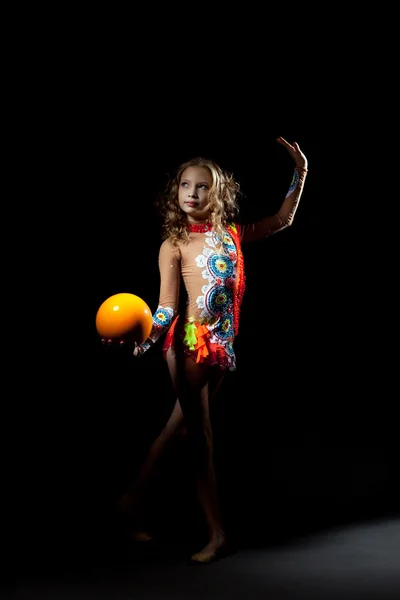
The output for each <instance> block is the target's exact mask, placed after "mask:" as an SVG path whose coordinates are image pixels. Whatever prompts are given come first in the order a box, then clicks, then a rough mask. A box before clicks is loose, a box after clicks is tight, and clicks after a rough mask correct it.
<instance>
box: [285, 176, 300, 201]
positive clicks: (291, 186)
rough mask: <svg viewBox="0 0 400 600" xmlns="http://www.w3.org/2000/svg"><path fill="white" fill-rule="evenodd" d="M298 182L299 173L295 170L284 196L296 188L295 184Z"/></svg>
mask: <svg viewBox="0 0 400 600" xmlns="http://www.w3.org/2000/svg"><path fill="white" fill-rule="evenodd" d="M298 182H299V174H298V172H297V171H295V172H294V173H293V177H292V181H291V183H290V187H289V191H288V193H287V194H286V198H287V197H288V196H289V195H290V194H291V193H292V192H293V191H294V190H295V189H296V188H297V184H298Z"/></svg>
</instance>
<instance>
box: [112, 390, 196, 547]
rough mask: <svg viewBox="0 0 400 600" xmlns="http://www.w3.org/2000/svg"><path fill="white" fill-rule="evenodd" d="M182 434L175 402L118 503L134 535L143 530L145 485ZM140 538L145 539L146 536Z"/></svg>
mask: <svg viewBox="0 0 400 600" xmlns="http://www.w3.org/2000/svg"><path fill="white" fill-rule="evenodd" d="M184 434H185V428H184V420H183V413H182V409H181V406H180V404H179V400H177V401H176V402H175V406H174V408H173V410H172V413H171V416H170V418H169V419H168V422H167V424H166V425H165V427H164V429H163V430H162V431H161V433H160V435H159V436H158V437H157V438H156V440H155V441H154V442H153V444H152V445H151V448H150V451H149V453H148V455H147V457H146V460H145V461H144V463H143V465H142V467H141V469H140V471H139V475H138V477H137V478H136V480H135V481H134V482H133V484H132V486H131V487H130V488H129V489H128V491H127V492H126V493H125V494H124V495H123V496H122V498H121V499H120V500H119V502H118V508H119V510H120V511H122V512H124V513H126V514H128V515H130V516H131V519H132V530H133V531H134V532H135V533H136V534H137V533H138V532H143V531H144V529H145V527H144V514H143V499H144V494H145V492H146V485H147V483H148V481H149V480H150V478H151V477H152V475H153V473H154V471H155V468H156V466H157V462H158V460H159V458H160V457H161V456H162V455H163V454H164V452H165V450H166V449H167V448H168V446H169V445H170V443H171V442H172V441H173V439H174V438H176V437H178V436H179V435H184ZM141 537H143V539H145V537H146V536H141Z"/></svg>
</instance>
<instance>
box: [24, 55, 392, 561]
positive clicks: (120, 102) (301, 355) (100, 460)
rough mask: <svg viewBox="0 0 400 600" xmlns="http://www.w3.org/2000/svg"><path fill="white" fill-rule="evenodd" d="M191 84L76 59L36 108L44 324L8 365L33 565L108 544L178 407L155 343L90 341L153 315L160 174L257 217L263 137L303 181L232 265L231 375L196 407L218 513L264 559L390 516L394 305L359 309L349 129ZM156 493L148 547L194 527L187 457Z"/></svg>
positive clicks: (289, 95) (267, 99)
mask: <svg viewBox="0 0 400 600" xmlns="http://www.w3.org/2000/svg"><path fill="white" fill-rule="evenodd" d="M169 64H170V66H171V67H172V66H173V61H172V59H171V61H170V63H169ZM284 66H285V65H284ZM89 67H90V68H89ZM287 67H288V69H289V70H290V72H291V71H292V65H291V63H290V62H289V60H288V62H287ZM132 72H133V74H132ZM190 73H191V72H190V71H189V75H188V77H189V81H186V82H185V83H184V84H182V83H181V79H180V78H179V77H177V78H176V80H174V79H173V77H172V75H173V74H172V73H171V70H169V69H168V68H165V70H164V71H163V76H162V77H160V76H159V75H160V74H159V73H154V71H153V70H152V69H151V68H150V66H149V65H148V66H147V67H146V70H145V73H144V74H140V75H139V73H138V72H137V71H136V70H135V68H134V67H132V68H131V71H129V70H128V71H127V68H126V64H125V63H124V62H123V63H122V65H119V66H118V61H115V60H112V61H108V60H106V59H104V61H103V62H102V61H101V60H100V59H99V56H98V55H97V57H96V61H95V62H91V61H90V53H87V54H86V55H85V58H83V59H82V62H81V64H80V68H79V70H78V71H77V72H76V73H74V74H73V76H71V74H69V75H68V76H67V75H66V76H65V79H64V80H63V79H62V78H61V80H60V79H59V80H58V82H57V87H56V89H55V91H54V95H53V96H52V97H51V101H50V100H49V113H48V115H47V119H46V121H47V127H48V129H47V130H46V139H45V146H46V148H45V151H44V152H43V155H45V156H46V157H48V161H47V163H46V165H43V164H42V166H41V168H40V169H38V170H37V172H36V177H37V181H38V182H39V185H38V186H37V188H36V190H37V192H38V194H37V198H38V199H37V200H36V204H35V221H34V225H35V227H34V228H33V229H34V234H33V238H34V245H33V246H32V247H31V248H30V251H29V252H28V253H27V254H28V255H27V258H28V259H30V260H32V271H31V273H30V276H31V278H32V279H31V280H30V286H31V288H32V289H34V290H35V292H36V293H35V297H34V299H33V301H32V304H34V303H35V302H36V303H37V304H36V305H35V310H36V316H37V317H39V322H38V323H37V322H36V323H35V325H34V326H33V327H32V325H31V326H30V327H29V330H28V331H27V332H26V333H27V339H29V340H30V343H31V346H30V352H29V356H27V355H26V353H23V354H21V355H20V356H18V357H17V359H16V366H17V369H19V371H20V375H18V376H17V378H16V386H17V390H18V391H19V393H20V398H21V400H20V401H19V406H18V408H19V409H20V410H21V414H23V417H24V419H23V422H24V438H23V440H24V442H25V443H24V444H23V447H22V452H21V454H22V462H23V465H22V466H23V471H22V470H21V471H19V472H18V473H20V474H21V475H20V478H21V484H22V490H23V491H22V494H21V495H20V500H21V509H20V512H19V523H20V525H21V532H22V537H23V540H24V542H23V551H22V556H23V558H25V559H26V564H27V565H29V568H30V567H31V566H32V564H35V568H36V567H37V568H38V569H40V568H46V565H48V564H51V561H52V559H54V557H59V556H60V554H62V555H64V556H65V557H66V561H67V564H68V561H69V560H71V561H74V560H75V558H79V557H80V555H81V554H82V555H83V554H84V555H85V559H87V556H88V555H89V554H90V552H93V553H96V551H97V549H98V548H99V546H100V547H102V543H103V542H104V544H105V545H106V544H107V541H108V540H109V539H110V536H111V535H112V534H111V533H110V531H111V529H112V522H113V515H114V512H113V511H114V503H115V501H116V499H117V498H118V496H119V494H120V493H121V492H122V491H124V489H125V486H126V485H127V484H128V483H129V482H130V480H131V477H132V476H134V474H135V473H136V469H137V468H138V465H139V463H140V461H141V459H142V458H143V457H144V456H145V453H146V451H147V449H148V447H149V444H150V443H151V441H152V440H153V439H154V437H155V436H156V435H157V433H158V432H159V430H160V428H161V427H162V426H163V424H164V423H165V421H166V419H167V418H168V416H169V412H170V410H171V409H172V406H173V402H174V398H173V394H172V390H171V389H170V383H169V379H168V373H167V370H166V365H165V363H164V362H163V360H162V356H161V342H160V343H159V345H158V346H157V347H155V348H153V349H152V351H151V352H149V353H147V354H146V355H145V356H144V357H143V358H142V359H141V360H140V361H136V362H133V361H132V360H131V358H130V357H129V355H126V354H116V353H114V352H109V351H107V350H105V349H104V348H102V346H101V344H100V342H99V338H98V336H97V332H96V330H95V316H96V312H97V309H98V307H99V306H100V304H101V302H102V301H103V300H105V299H106V298H107V297H108V296H110V295H111V294H114V293H118V292H130V293H134V294H136V295H138V296H141V297H142V298H143V299H145V301H146V302H147V303H148V305H149V306H150V307H151V309H152V310H154V309H155V308H156V306H157V301H158V291H159V288H158V286H159V273H158V266H157V257H158V249H159V244H160V223H159V221H158V215H157V214H156V212H155V208H154V200H155V197H156V194H157V192H158V191H159V190H160V188H161V187H162V186H163V184H164V182H165V180H166V175H167V174H168V173H170V172H172V171H173V169H174V168H175V167H176V166H177V165H178V164H179V163H180V162H182V161H183V160H186V159H188V158H190V157H192V156H195V155H204V156H207V157H210V158H212V159H214V160H216V161H217V162H219V163H220V164H221V166H223V167H224V168H226V169H228V170H231V171H232V172H234V174H235V176H236V178H237V180H238V181H240V183H241V187H242V191H243V192H244V194H245V199H244V200H243V201H242V205H241V213H242V218H243V220H245V221H252V220H255V219H257V218H259V217H261V216H264V215H265V214H271V213H273V212H274V210H276V209H277V208H278V207H279V205H280V203H281V201H282V199H283V198H284V195H285V194H286V191H287V189H288V187H289V185H290V181H291V176H292V170H293V165H292V163H291V159H290V157H289V155H288V154H287V153H286V151H285V149H284V148H282V147H281V146H279V145H278V144H277V143H276V141H275V139H276V137H277V136H279V135H282V136H283V137H285V138H286V139H287V140H288V141H290V142H292V141H297V142H298V143H299V144H300V147H301V148H302V150H303V151H304V152H305V154H306V155H307V158H308V161H309V174H308V177H307V180H306V185H305V188H304V192H303V196H302V199H301V202H300V206H299V209H298V212H297V215H296V218H295V222H294V224H293V226H292V227H291V228H289V229H286V230H285V231H283V232H280V233H279V234H277V235H276V236H273V237H271V238H269V239H268V240H265V241H263V242H261V243H257V244H254V245H252V246H248V247H246V248H244V253H245V260H246V266H247V291H246V296H245V300H244V304H243V309H242V321H241V331H240V334H239V336H238V338H237V342H236V353H237V363H238V371H237V372H236V373H235V374H232V377H231V378H230V379H229V380H228V381H227V383H226V386H225V388H224V390H223V394H222V395H221V397H220V399H219V401H218V402H217V403H216V404H215V405H214V406H213V407H212V418H213V423H214V432H215V445H216V450H215V452H216V462H217V468H218V471H219V476H220V490H221V497H222V501H223V507H224V516H225V519H226V522H227V525H228V527H229V529H230V530H232V531H233V533H234V535H236V537H237V538H238V539H239V540H242V541H243V542H244V543H247V542H251V543H253V542H257V543H258V542H261V543H263V542H264V541H266V540H268V539H269V536H270V535H271V531H272V532H273V534H274V535H281V534H282V535H283V534H284V533H285V532H290V531H296V530H298V529H308V528H312V527H314V526H320V525H322V524H324V525H326V524H329V523H334V522H337V521H338V520H339V521H340V519H343V518H352V519H357V518H363V517H365V516H372V515H375V514H377V513H378V514H382V513H385V512H387V511H393V510H395V509H397V505H398V500H399V495H398V491H397V487H396V477H397V456H396V452H397V434H396V427H395V417H394V409H395V403H394V392H393V389H392V387H391V378H390V377H391V372H392V369H393V366H394V358H393V357H392V355H391V353H390V351H389V349H388V345H387V342H386V341H384V340H383V337H384V335H383V334H382V325H381V324H382V320H383V318H384V317H385V318H387V314H385V315H384V316H383V314H384V311H385V309H387V310H388V311H390V305H389V306H386V301H385V296H380V295H379V294H376V293H375V296H373V290H377V289H379V285H380V279H381V277H382V273H381V272H380V269H379V260H378V257H379V254H378V250H377V239H376V236H375V237H374V238H372V239H371V238H370V237H368V236H366V235H365V231H364V230H363V227H362V224H361V221H360V220H359V219H357V218H355V216H354V215H355V214H356V213H357V210H358V208H359V204H358V202H357V198H356V196H355V194H354V187H355V188H356V189H357V187H358V181H359V180H358V174H357V165H356V158H354V162H353V163H352V162H351V157H350V165H349V163H348V161H346V159H348V156H346V152H343V153H342V154H340V153H339V152H338V151H337V150H336V148H340V147H341V144H342V143H343V142H344V140H345V138H346V131H345V130H336V131H333V130H332V129H331V127H330V123H329V122H328V121H323V120H321V118H320V116H316V114H315V113H314V111H313V109H314V106H315V104H317V102H318V101H320V100H321V91H320V90H318V91H317V93H312V94H311V93H310V94H309V95H308V96H306V97H305V98H304V97H301V94H300V93H299V90H298V89H297V90H296V87H295V86H294V88H290V86H288V87H287V88H283V87H282V85H281V82H280V81H275V80H273V79H271V78H270V79H269V86H268V89H267V90H265V88H261V87H260V88H258V87H257V86H251V85H250V84H249V83H248V82H247V81H246V79H244V81H242V83H241V86H240V88H239V89H238V88H237V87H235V85H233V86H232V89H231V90H230V91H231V93H230V95H229V96H228V97H227V96H226V95H224V94H222V93H219V87H218V85H216V83H215V82H214V85H213V86H209V87H207V85H205V84H203V83H202V78H200V79H198V78H197V77H191V76H190ZM129 75H130V76H129ZM164 77H165V79H164ZM171 77H172V79H173V81H174V82H175V85H174V86H168V81H169V80H170V78H171ZM71 80H72V81H73V85H71V84H70V81H71ZM228 80H229V81H231V80H230V79H229V78H228ZM225 82H226V79H225ZM210 87H211V89H210ZM228 87H229V86H228ZM272 98H273V99H272ZM49 115H51V117H50V118H49ZM343 145H345V144H343ZM348 165H349V166H350V169H349V166H348ZM349 178H350V181H348V179H349ZM354 183H355V186H354ZM40 185H41V186H42V187H40ZM338 190H339V192H340V193H338ZM41 192H43V193H41ZM364 195H365V190H364ZM42 198H43V200H42ZM42 214H43V219H42V218H41V215H42ZM381 289H382V288H381ZM374 298H375V299H376V298H378V299H377V300H374ZM27 329H28V328H27ZM22 473H24V475H22ZM25 473H26V475H25ZM153 492H154V493H153V498H154V500H152V502H151V505H150V511H151V514H152V520H153V525H154V527H155V529H156V530H157V529H158V531H160V532H162V533H163V532H164V533H165V534H166V535H167V536H170V535H171V532H173V535H175V536H177V537H179V536H185V535H188V532H189V534H190V531H191V530H193V531H194V532H196V531H197V530H198V529H200V530H201V529H202V527H203V523H202V516H201V514H200V511H199V508H198V506H197V504H196V500H195V496H194V492H193V484H192V480H191V471H190V464H189V463H188V459H187V453H186V452H185V448H184V444H183V443H182V444H178V446H177V447H176V449H175V450H173V451H171V453H170V454H169V455H168V457H166V458H165V460H164V461H163V465H162V468H161V472H160V476H159V478H158V480H157V481H156V482H155V483H154V490H153ZM71 548H73V551H72V552H71ZM57 560H58V558H57ZM32 561H33V562H32Z"/></svg>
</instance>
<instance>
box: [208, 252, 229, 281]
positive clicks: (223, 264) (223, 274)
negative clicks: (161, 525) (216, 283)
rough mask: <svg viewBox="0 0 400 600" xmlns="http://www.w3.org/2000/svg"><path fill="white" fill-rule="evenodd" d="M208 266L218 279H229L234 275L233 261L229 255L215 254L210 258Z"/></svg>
mask: <svg viewBox="0 0 400 600" xmlns="http://www.w3.org/2000/svg"><path fill="white" fill-rule="evenodd" d="M208 268H209V270H210V271H211V273H212V274H213V276H214V277H215V278H216V279H218V278H220V279H227V278H228V277H231V276H232V273H233V262H232V260H231V259H230V258H229V256H223V255H222V254H213V255H212V256H210V257H209V259H208Z"/></svg>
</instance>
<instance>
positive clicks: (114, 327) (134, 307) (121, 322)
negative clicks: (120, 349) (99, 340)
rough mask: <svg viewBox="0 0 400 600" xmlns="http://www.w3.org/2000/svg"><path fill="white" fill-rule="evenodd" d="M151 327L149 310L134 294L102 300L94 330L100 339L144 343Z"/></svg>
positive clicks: (118, 295) (122, 294) (117, 295)
mask: <svg viewBox="0 0 400 600" xmlns="http://www.w3.org/2000/svg"><path fill="white" fill-rule="evenodd" d="M152 325H153V318H152V314H151V310H150V308H149V307H148V305H147V304H146V302H145V301H144V300H142V298H139V296H135V295H134V294H125V293H121V294H114V295H113V296H110V297H109V298H107V300H104V302H103V304H101V305H100V308H99V310H98V311H97V314H96V329H97V332H98V333H99V335H101V337H103V338H106V339H113V340H120V341H121V340H124V341H134V342H136V343H137V344H141V343H142V342H144V341H145V340H146V339H147V338H148V337H149V335H150V332H151V329H152Z"/></svg>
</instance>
